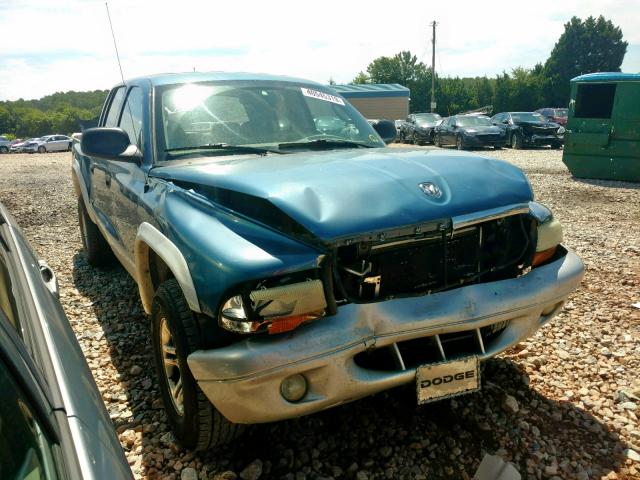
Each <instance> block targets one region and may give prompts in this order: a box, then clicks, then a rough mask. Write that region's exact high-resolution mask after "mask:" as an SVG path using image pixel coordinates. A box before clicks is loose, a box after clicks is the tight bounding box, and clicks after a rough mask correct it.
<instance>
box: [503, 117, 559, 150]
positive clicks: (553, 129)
mask: <svg viewBox="0 0 640 480" xmlns="http://www.w3.org/2000/svg"><path fill="white" fill-rule="evenodd" d="M491 122H492V123H493V124H494V125H496V126H497V127H499V128H501V129H502V130H504V132H505V133H506V136H507V144H509V145H511V148H524V147H528V146H536V147H539V146H542V145H550V146H551V148H560V147H561V146H562V143H563V142H564V131H565V129H564V127H563V126H561V125H559V124H557V123H554V122H550V121H549V120H547V119H546V118H545V117H543V116H542V115H541V114H539V113H537V112H503V113H498V114H497V115H494V116H493V117H492V118H491Z"/></svg>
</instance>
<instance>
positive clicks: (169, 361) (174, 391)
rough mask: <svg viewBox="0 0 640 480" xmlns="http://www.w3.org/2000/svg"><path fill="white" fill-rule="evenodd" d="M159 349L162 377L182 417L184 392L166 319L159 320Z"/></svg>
mask: <svg viewBox="0 0 640 480" xmlns="http://www.w3.org/2000/svg"><path fill="white" fill-rule="evenodd" d="M160 349H161V350H162V363H163V364H164V375H165V378H166V380H167V386H168V387H169V393H170V394H171V395H170V396H171V401H172V403H173V407H174V408H175V410H176V412H178V413H179V414H180V415H184V392H183V390H182V372H181V371H180V366H179V365H178V356H177V354H176V347H175V345H174V343H173V336H172V335H171V331H170V330H169V325H168V324H167V319H166V318H165V317H162V318H161V319H160Z"/></svg>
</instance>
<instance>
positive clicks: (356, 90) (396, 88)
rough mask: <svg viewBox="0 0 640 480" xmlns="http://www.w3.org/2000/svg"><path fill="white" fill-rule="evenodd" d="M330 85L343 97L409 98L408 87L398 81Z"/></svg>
mask: <svg viewBox="0 0 640 480" xmlns="http://www.w3.org/2000/svg"><path fill="white" fill-rule="evenodd" d="M330 87H331V88H333V89H334V90H335V91H336V92H338V93H339V94H340V95H342V96H343V97H344V98H373V97H407V98H409V89H408V88H407V87H403V86H402V85H400V84H398V83H363V84H358V85H330Z"/></svg>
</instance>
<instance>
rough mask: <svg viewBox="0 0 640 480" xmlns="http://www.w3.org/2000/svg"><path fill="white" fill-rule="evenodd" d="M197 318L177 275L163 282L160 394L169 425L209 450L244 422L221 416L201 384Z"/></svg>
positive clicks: (154, 318) (157, 319)
mask: <svg viewBox="0 0 640 480" xmlns="http://www.w3.org/2000/svg"><path fill="white" fill-rule="evenodd" d="M199 336H200V332H199V329H198V325H197V322H196V318H195V316H194V314H193V312H192V311H191V309H190V308H189V305H188V304H187V301H186V300H185V298H184V295H183V293H182V290H181V289H180V285H179V284H178V282H177V281H176V280H175V279H173V278H172V279H170V280H167V281H165V282H163V283H162V284H161V285H160V287H158V290H157V291H156V295H155V297H154V299H153V307H152V312H151V339H152V341H153V353H154V357H155V362H156V371H157V372H158V382H159V384H160V394H161V396H162V402H163V403H164V407H165V410H166V412H167V417H168V419H169V424H170V425H171V428H172V430H173V433H174V434H175V436H176V438H177V439H178V441H179V442H180V443H181V444H182V445H183V446H185V447H186V448H191V449H195V450H206V449H208V448H210V447H213V446H216V445H223V444H225V443H228V442H230V441H231V440H233V439H234V438H236V437H237V436H238V435H240V434H241V433H242V430H243V429H244V426H243V425H240V424H236V423H232V422H230V421H229V420H227V419H226V418H224V417H223V416H222V414H221V413H220V412H218V410H216V408H215V407H214V406H213V405H212V404H211V402H210V401H209V400H208V399H207V397H206V396H205V394H204V393H203V392H202V390H200V387H198V384H197V382H196V381H195V379H194V378H193V375H192V374H191V371H190V370H189V365H188V364H187V356H188V355H189V354H190V353H191V352H193V351H195V350H197V349H198V348H199V344H200V342H199Z"/></svg>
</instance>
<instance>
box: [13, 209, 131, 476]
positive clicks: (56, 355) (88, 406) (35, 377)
mask: <svg viewBox="0 0 640 480" xmlns="http://www.w3.org/2000/svg"><path fill="white" fill-rule="evenodd" d="M57 292H58V285H57V281H56V277H55V275H54V274H53V272H52V271H51V269H50V268H49V267H48V266H47V265H46V264H45V263H43V262H42V261H40V260H38V258H37V257H36V256H35V254H34V253H33V251H32V250H31V248H30V247H29V245H28V244H27V242H26V240H25V238H24V237H23V235H22V233H21V232H20V230H19V229H18V227H17V226H16V224H15V222H14V220H13V218H12V217H11V216H10V215H9V213H8V212H7V211H6V210H5V209H4V207H3V206H2V204H0V478H2V479H62V478H68V479H84V480H87V479H92V480H93V479H95V480H98V479H106V478H109V479H129V478H132V475H131V470H130V469H129V466H128V464H127V461H126V458H125V456H124V454H123V451H122V447H121V446H120V444H119V442H118V439H117V437H116V434H115V431H114V428H113V424H112V423H111V420H110V419H109V416H108V415H107V412H106V410H105V407H104V404H103V402H102V398H101V397H100V393H99V392H98V389H97V387H96V384H95V382H94V380H93V377H92V376H91V372H90V371H89V367H88V366H87V363H86V361H85V359H84V356H83V355H82V351H81V350H80V346H79V345H78V342H77V341H76V337H75V336H74V334H73V331H72V330H71V326H70V325H69V321H68V320H67V317H66V316H65V314H64V312H63V310H62V307H61V306H60V302H59V301H58V293H57Z"/></svg>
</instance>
